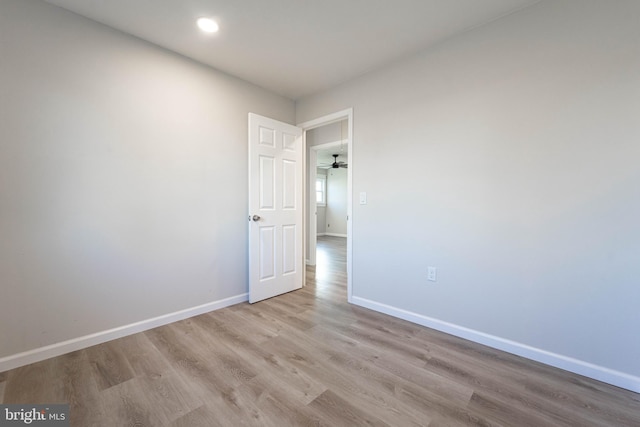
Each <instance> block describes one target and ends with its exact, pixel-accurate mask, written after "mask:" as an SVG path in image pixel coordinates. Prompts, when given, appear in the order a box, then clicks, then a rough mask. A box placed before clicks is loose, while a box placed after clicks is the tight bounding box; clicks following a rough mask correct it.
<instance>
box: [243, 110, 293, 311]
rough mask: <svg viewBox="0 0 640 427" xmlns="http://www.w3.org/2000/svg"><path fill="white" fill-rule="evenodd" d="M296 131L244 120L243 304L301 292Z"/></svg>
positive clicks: (268, 121)
mask: <svg viewBox="0 0 640 427" xmlns="http://www.w3.org/2000/svg"><path fill="white" fill-rule="evenodd" d="M302 159H303V147H302V130H301V129H299V128H297V127H295V126H292V125H289V124H286V123H282V122H278V121H276V120H273V119H269V118H267V117H263V116H259V115H257V114H252V113H250V114H249V302H252V303H253V302H257V301H260V300H263V299H266V298H270V297H273V296H276V295H279V294H282V293H285V292H289V291H292V290H295V289H299V288H301V287H302V280H303V270H302V266H303V265H304V264H303V261H304V259H303V253H302V233H301V231H300V230H302V227H303V216H302V214H303V212H302V209H303V203H302V189H303V160H302Z"/></svg>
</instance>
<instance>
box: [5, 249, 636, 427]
mask: <svg viewBox="0 0 640 427" xmlns="http://www.w3.org/2000/svg"><path fill="white" fill-rule="evenodd" d="M318 247H319V249H318V257H317V258H318V266H317V267H316V268H308V269H307V286H306V287H305V288H303V289H302V290H299V291H296V292H292V293H289V294H286V295H282V296H279V297H276V298H272V299H270V300H267V301H263V302H260V303H257V304H254V305H249V304H247V303H245V304H239V305H236V306H233V307H229V308H225V309H222V310H218V311H214V312H211V313H208V314H204V315H201V316H197V317H194V318H191V319H187V320H184V321H181V322H176V323H173V324H170V325H167V326H163V327H159V328H156V329H153V330H150V331H147V332H143V333H139V334H136V335H132V336H129V337H125V338H122V339H118V340H114V341H111V342H108V343H105V344H101V345H97V346H94V347H91V348H87V349H85V350H81V351H76V352H73V353H70V354H66V355H63V356H60V357H56V358H52V359H49V360H46V361H43V362H40V363H35V364H32V365H29V366H24V367H21V368H17V369H14V370H11V371H8V372H4V373H0V402H3V403H69V404H70V405H71V425H72V426H79V427H84V426H110V427H112V426H189V427H194V426H278V427H279V426H308V425H326V426H360V425H367V426H429V427H439V426H518V427H520V426H535V427H541V426H616V427H617V426H629V427H632V426H640V395H638V394H636V393H632V392H629V391H625V390H622V389H619V388H616V387H613V386H610V385H607V384H603V383H600V382H597V381H594V380H590V379H587V378H584V377H581V376H578V375H574V374H571V373H568V372H565V371H561V370H558V369H555V368H551V367H548V366H545V365H542V364H539V363H536V362H532V361H528V360H525V359H522V358H519V357H517V356H513V355H510V354H507V353H503V352H500V351H497V350H493V349H491V348H488V347H484V346H481V345H478V344H474V343H471V342H469V341H465V340H462V339H459V338H455V337H453V336H450V335H446V334H443V333H440V332H437V331H433V330H430V329H427V328H424V327H421V326H417V325H414V324H412V323H408V322H405V321H402V320H399V319H395V318H392V317H389V316H386V315H383V314H379V313H376V312H372V311H370V310H367V309H364V308H360V307H356V306H352V305H349V304H347V303H346V266H345V264H346V263H345V239H342V238H335V237H324V238H319V240H318Z"/></svg>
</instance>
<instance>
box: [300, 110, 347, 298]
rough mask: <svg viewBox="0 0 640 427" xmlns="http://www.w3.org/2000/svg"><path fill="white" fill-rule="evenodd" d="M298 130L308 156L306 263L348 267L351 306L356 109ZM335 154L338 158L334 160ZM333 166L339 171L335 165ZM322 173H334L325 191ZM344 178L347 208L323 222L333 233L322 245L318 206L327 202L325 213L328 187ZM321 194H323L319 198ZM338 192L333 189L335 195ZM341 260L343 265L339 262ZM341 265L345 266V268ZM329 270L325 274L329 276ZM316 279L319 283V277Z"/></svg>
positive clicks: (337, 208) (339, 208)
mask: <svg viewBox="0 0 640 427" xmlns="http://www.w3.org/2000/svg"><path fill="white" fill-rule="evenodd" d="M298 127H300V128H302V130H303V139H304V147H305V153H306V162H305V165H306V167H305V179H306V182H307V185H306V186H305V188H306V189H307V191H306V194H305V207H306V209H305V242H304V250H305V260H306V263H307V265H309V266H316V265H317V264H318V261H319V259H320V260H321V261H323V262H330V263H332V262H334V261H335V262H336V263H335V264H332V265H331V268H330V269H329V270H333V269H342V271H345V270H344V269H345V266H346V276H347V277H346V282H347V289H346V296H347V301H348V302H351V296H352V269H351V263H352V253H353V239H352V228H353V227H352V224H353V215H352V205H353V188H352V176H353V109H351V108H350V109H347V110H343V111H339V112H336V113H333V114H330V115H327V116H324V117H320V118H318V119H315V120H311V121H308V122H305V123H301V124H299V125H298ZM335 154H337V155H338V156H337V157H334V155H335ZM328 162H331V163H328ZM334 162H335V163H336V165H337V167H336V165H333V163H334ZM319 166H320V168H321V169H320V174H319V173H318V171H319V169H318V167H319ZM322 170H331V171H332V172H334V173H333V175H334V176H328V175H325V177H324V185H325V187H324V188H320V189H319V188H318V187H317V185H318V184H317V182H318V181H322V175H323V173H322ZM345 175H346V176H345ZM318 176H320V179H318ZM345 178H346V190H344V191H346V200H345V202H346V203H345V206H344V207H343V206H334V210H333V211H332V212H331V213H332V214H335V216H333V217H331V218H333V219H331V220H330V221H331V222H327V221H326V216H325V219H324V220H322V221H321V222H324V225H325V227H326V226H329V227H328V228H327V229H330V231H326V230H327V229H325V231H324V233H321V234H324V236H321V237H320V242H318V207H319V206H318V205H319V204H320V208H322V204H323V203H322V201H324V204H325V206H324V207H325V210H326V207H327V206H326V205H327V201H329V202H330V201H331V200H330V197H331V196H330V195H329V193H328V192H327V187H328V184H330V183H334V184H336V183H338V182H339V181H344V180H345ZM332 180H333V181H332ZM329 189H331V188H329ZM319 191H320V193H322V194H319ZM335 191H336V190H335V189H334V192H335ZM323 196H324V197H325V198H326V197H327V196H328V197H329V200H327V199H325V200H322V197H323ZM319 197H320V199H319ZM319 202H320V203H319ZM325 213H326V212H325ZM334 219H335V220H334ZM342 221H344V222H342ZM332 227H333V228H332ZM322 257H324V258H322ZM340 259H342V260H344V261H342V262H340ZM340 264H342V266H341V265H340ZM345 264H346V265H345ZM323 268H324V267H323ZM329 270H327V271H326V272H327V273H329ZM314 272H315V270H314ZM333 273H338V274H339V273H340V271H333ZM343 274H344V273H343ZM317 278H318V279H320V277H317ZM314 279H315V277H314ZM305 281H306V280H305Z"/></svg>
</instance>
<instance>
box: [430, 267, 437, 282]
mask: <svg viewBox="0 0 640 427" xmlns="http://www.w3.org/2000/svg"><path fill="white" fill-rule="evenodd" d="M437 278H438V269H437V268H435V267H431V266H429V267H427V280H429V281H431V282H435V281H436V279H437Z"/></svg>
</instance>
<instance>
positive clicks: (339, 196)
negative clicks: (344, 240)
mask: <svg viewBox="0 0 640 427" xmlns="http://www.w3.org/2000/svg"><path fill="white" fill-rule="evenodd" d="M326 216H327V217H326V221H327V228H326V230H327V233H330V234H339V235H344V236H345V237H346V235H347V170H346V169H343V168H339V169H329V170H327V215H326Z"/></svg>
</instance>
